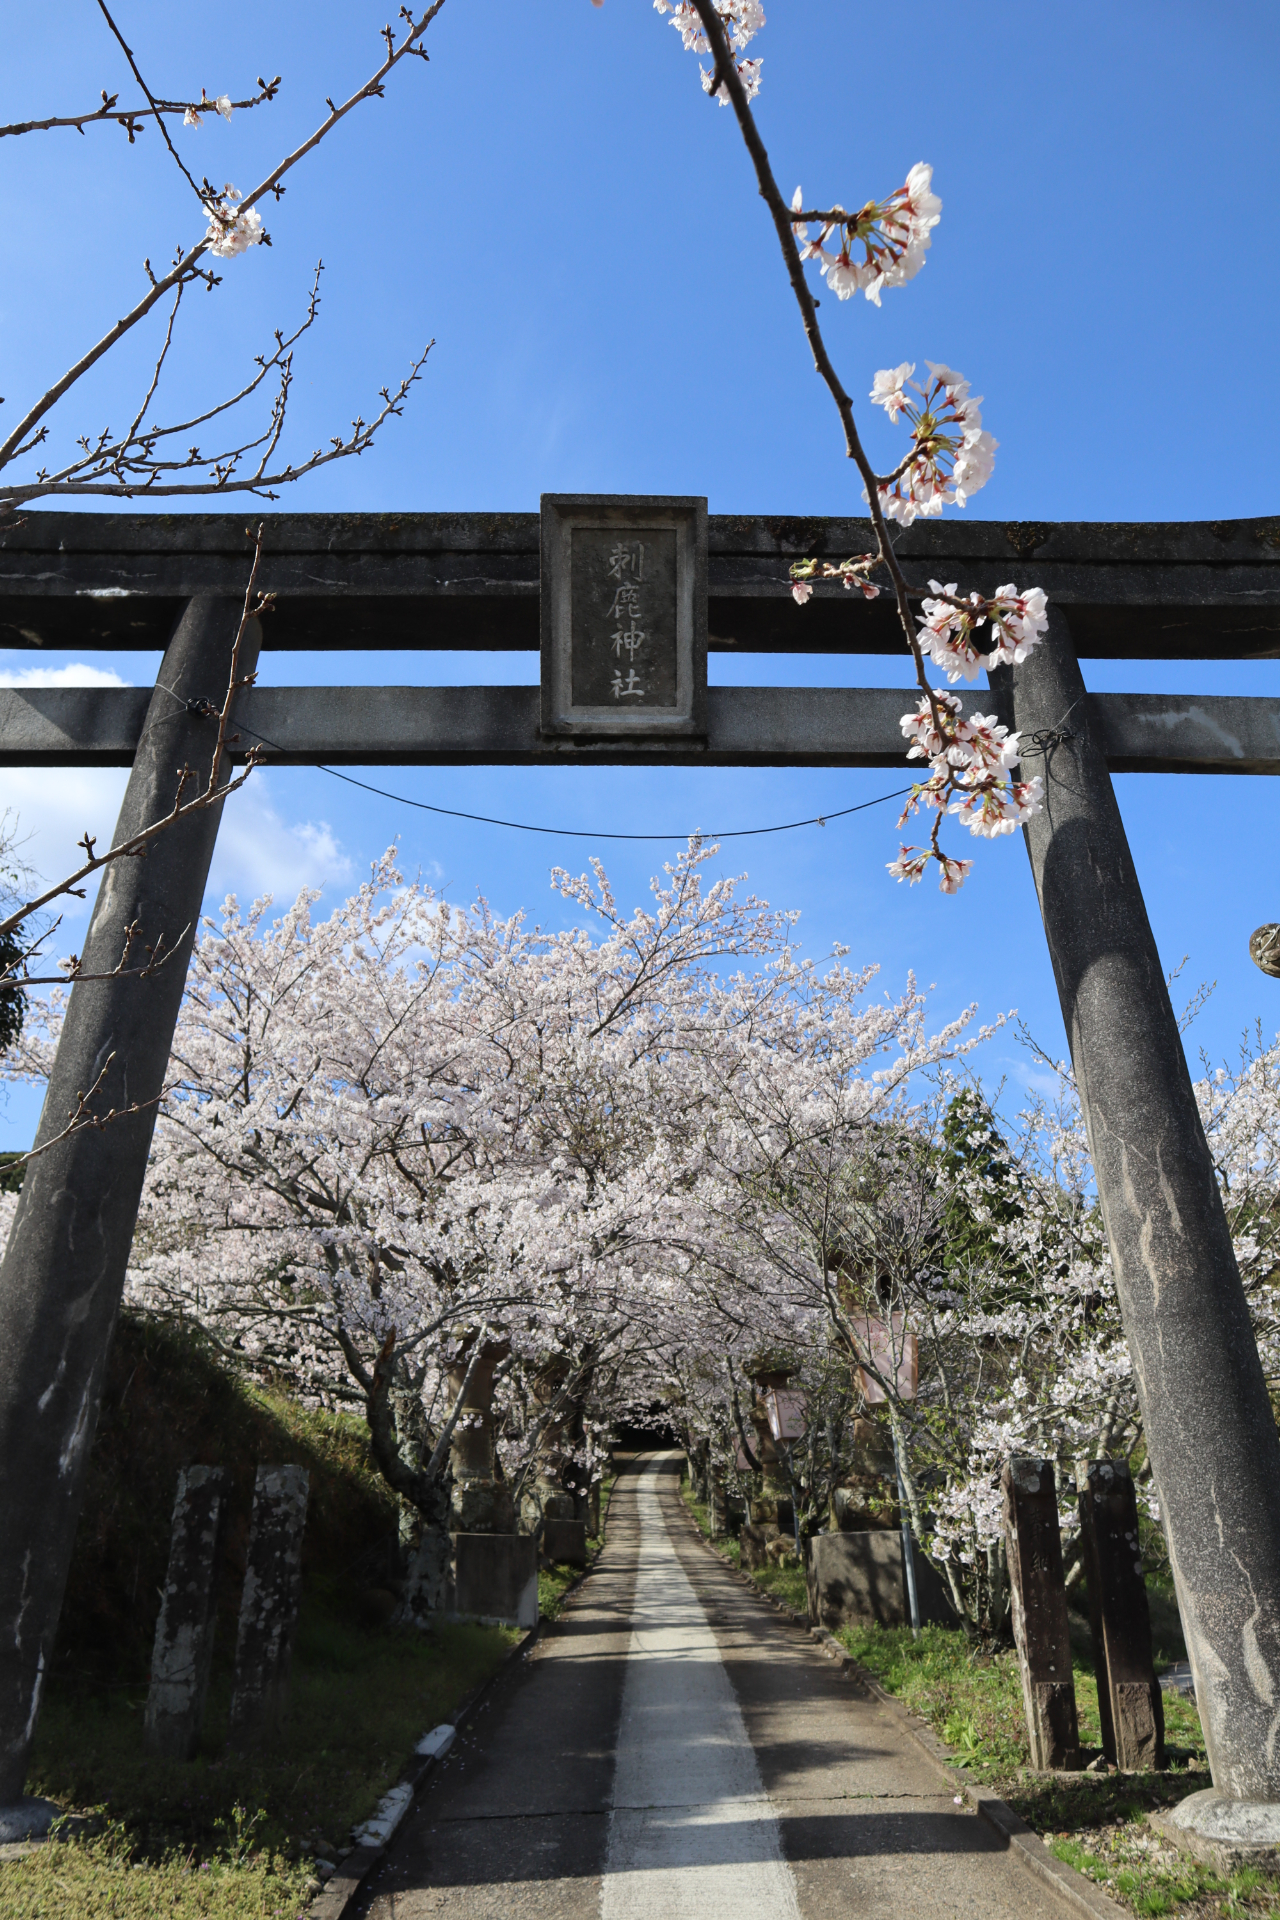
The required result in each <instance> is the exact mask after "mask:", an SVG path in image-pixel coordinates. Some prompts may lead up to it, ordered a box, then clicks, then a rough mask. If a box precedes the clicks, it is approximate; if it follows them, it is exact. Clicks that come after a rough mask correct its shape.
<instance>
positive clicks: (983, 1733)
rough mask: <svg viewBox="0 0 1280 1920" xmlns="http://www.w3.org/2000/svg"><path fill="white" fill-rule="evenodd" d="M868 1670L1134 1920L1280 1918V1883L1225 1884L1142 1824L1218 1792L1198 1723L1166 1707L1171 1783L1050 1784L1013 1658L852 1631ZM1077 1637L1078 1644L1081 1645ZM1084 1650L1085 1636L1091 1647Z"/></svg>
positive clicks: (900, 1630) (1092, 1688) (1086, 1669)
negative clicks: (1163, 1918) (1030, 1732)
mask: <svg viewBox="0 0 1280 1920" xmlns="http://www.w3.org/2000/svg"><path fill="white" fill-rule="evenodd" d="M836 1637H837V1638H838V1639H839V1640H841V1641H842V1642H843V1644H844V1645H845V1646H846V1647H847V1648H848V1649H849V1652H850V1653H851V1654H852V1655H853V1657H854V1659H855V1660H857V1662H858V1663H859V1665H860V1666H862V1667H865V1668H866V1670H867V1671H868V1672H869V1673H872V1674H874V1676H875V1678H876V1679H877V1680H878V1681H879V1682H880V1684H881V1686H882V1687H884V1688H885V1690H886V1692H889V1693H892V1694H894V1695H895V1696H896V1697H897V1698H898V1699H899V1700H901V1701H902V1703H903V1705H904V1706H906V1707H908V1708H910V1709H911V1710H912V1711H913V1712H915V1713H918V1714H920V1715H921V1717H922V1718H923V1719H925V1720H926V1721H927V1722H928V1723H929V1725H930V1726H931V1727H932V1728H933V1729H934V1731H935V1732H936V1733H937V1734H938V1736H939V1738H940V1739H942V1740H943V1741H945V1742H946V1744H947V1746H948V1747H950V1748H951V1750H952V1753H953V1754H954V1756H955V1764H956V1765H957V1766H961V1767H964V1768H965V1769H966V1770H967V1771H968V1772H969V1773H971V1775H972V1776H973V1778H974V1779H975V1782H981V1784H982V1785H984V1786H986V1787H988V1788H989V1789H991V1790H993V1791H994V1792H996V1793H998V1794H999V1795H1000V1797H1001V1798H1002V1799H1004V1800H1006V1801H1007V1802H1008V1803H1009V1805H1010V1806H1012V1807H1013V1808H1015V1810H1016V1811H1017V1812H1018V1813H1020V1814H1021V1815H1022V1817H1023V1819H1024V1820H1025V1821H1026V1822H1027V1824H1028V1826H1030V1827H1031V1828H1032V1829H1033V1830H1034V1831H1035V1832H1037V1833H1039V1834H1041V1835H1042V1836H1043V1837H1044V1839H1045V1842H1046V1844H1047V1845H1048V1846H1049V1847H1050V1849H1051V1850H1052V1852H1054V1853H1055V1854H1056V1855H1057V1857H1058V1858H1059V1859H1060V1860H1064V1861H1066V1862H1067V1864H1068V1865H1070V1866H1073V1867H1075V1868H1076V1869H1077V1870H1078V1871H1079V1872H1081V1873H1084V1874H1087V1875H1088V1876H1089V1878H1090V1879H1092V1880H1095V1881H1096V1882H1097V1883H1098V1885H1099V1886H1104V1887H1105V1888H1106V1890H1107V1892H1108V1893H1109V1894H1110V1895H1111V1896H1112V1898H1114V1899H1115V1900H1117V1901H1118V1902H1119V1903H1120V1904H1122V1905H1125V1906H1127V1907H1128V1908H1129V1909H1130V1910H1131V1911H1132V1912H1134V1913H1136V1914H1143V1915H1146V1914H1165V1913H1168V1914H1176V1913H1178V1911H1179V1910H1180V1909H1188V1908H1189V1909H1190V1911H1191V1912H1193V1913H1194V1914H1195V1915H1196V1916H1197V1920H1198V1917H1199V1916H1200V1915H1202V1914H1206V1915H1207V1914H1210V1913H1212V1914H1218V1913H1225V1914H1251V1915H1252V1914H1280V1878H1278V1877H1276V1876H1272V1875H1267V1874H1259V1873H1257V1872H1255V1871H1254V1870H1252V1869H1248V1870H1245V1871H1243V1872H1242V1873H1238V1874H1234V1875H1232V1876H1231V1877H1230V1878H1229V1879H1224V1878H1222V1876H1220V1875H1218V1874H1215V1873H1213V1872H1212V1870H1211V1869H1210V1868H1208V1867H1205V1866H1202V1865H1200V1864H1199V1863H1198V1862H1195V1861H1189V1860H1187V1859H1186V1858H1185V1857H1184V1856H1182V1855H1180V1854H1178V1853H1177V1852H1175V1851H1174V1849H1173V1848H1171V1847H1169V1846H1168V1845H1166V1843H1165V1842H1164V1841H1163V1840H1161V1838H1160V1837H1159V1835H1158V1834H1157V1833H1156V1832H1155V1831H1154V1829H1153V1828H1151V1827H1150V1826H1149V1825H1148V1824H1147V1821H1146V1815H1147V1813H1148V1812H1150V1811H1153V1810H1155V1809H1157V1808H1160V1807H1167V1806H1172V1805H1175V1804H1176V1803H1177V1801H1179V1800H1181V1799H1183V1798H1184V1796H1185V1795H1186V1794H1188V1793H1194V1792H1196V1791H1198V1790H1199V1789H1200V1788H1202V1787H1207V1786H1208V1785H1209V1784H1210V1778H1209V1774H1208V1770H1207V1762H1206V1760H1205V1756H1204V1739H1203V1735H1202V1733H1201V1729H1200V1721H1199V1716H1198V1715H1197V1713H1196V1710H1195V1707H1194V1706H1193V1705H1192V1704H1191V1702H1190V1701H1189V1700H1184V1699H1182V1698H1181V1697H1180V1696H1178V1695H1175V1694H1166V1695H1165V1696H1164V1710H1165V1732H1166V1739H1167V1742H1168V1744H1169V1745H1170V1746H1171V1747H1173V1748H1174V1749H1175V1750H1177V1749H1181V1750H1183V1751H1184V1752H1187V1753H1189V1754H1190V1755H1191V1759H1190V1761H1189V1763H1182V1764H1178V1765H1175V1766H1174V1767H1173V1768H1171V1769H1170V1770H1169V1771H1168V1772H1165V1773H1159V1774H1156V1773H1149V1774H1121V1773H1112V1774H1097V1775H1094V1774H1076V1775H1072V1776H1062V1777H1058V1776H1046V1775H1042V1774H1041V1775H1037V1774H1033V1773H1031V1772H1030V1770H1029V1765H1028V1763H1029V1760H1030V1753H1029V1749H1028V1744H1027V1733H1026V1722H1025V1719H1024V1716H1023V1709H1022V1688H1021V1685H1020V1682H1019V1679H1018V1668H1017V1661H1016V1657H1015V1656H1014V1654H1013V1653H1012V1652H1007V1653H995V1654H990V1653H985V1654H984V1653H982V1652H979V1651H978V1650H976V1649H975V1648H973V1647H971V1646H970V1644H969V1642H968V1641H967V1640H966V1638H965V1636H964V1635H963V1634H962V1633H960V1632H958V1631H956V1630H955V1629H954V1628H948V1627H936V1626H931V1627H922V1628H921V1630H920V1637H919V1639H918V1640H916V1639H913V1637H912V1635H911V1632H910V1629H909V1628H906V1627H877V1626H865V1627H844V1628H841V1629H840V1631H839V1633H838V1634H837V1636H836ZM1076 1639H1077V1636H1074V1635H1073V1641H1075V1640H1076ZM1083 1639H1084V1642H1085V1643H1086V1644H1087V1635H1085V1636H1083ZM1074 1677H1075V1688H1076V1705H1077V1711H1078V1714H1079V1721H1080V1734H1081V1739H1082V1742H1083V1743H1084V1744H1085V1745H1086V1746H1089V1745H1094V1746H1096V1745H1098V1744H1099V1742H1100V1739H1101V1730H1100V1727H1099V1723H1098V1689H1097V1683H1096V1681H1095V1679H1094V1676H1093V1672H1092V1670H1091V1665H1090V1663H1089V1660H1088V1657H1087V1656H1081V1657H1077V1659H1076V1661H1075V1665H1074Z"/></svg>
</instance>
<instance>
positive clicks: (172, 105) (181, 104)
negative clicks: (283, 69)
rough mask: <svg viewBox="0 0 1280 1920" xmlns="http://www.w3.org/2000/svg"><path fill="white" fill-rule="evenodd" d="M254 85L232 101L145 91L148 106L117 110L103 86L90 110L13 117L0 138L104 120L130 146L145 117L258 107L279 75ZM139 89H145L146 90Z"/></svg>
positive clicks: (226, 113) (225, 113)
mask: <svg viewBox="0 0 1280 1920" xmlns="http://www.w3.org/2000/svg"><path fill="white" fill-rule="evenodd" d="M258 86H259V87H260V89H261V91H260V92H259V93H256V94H254V96H253V97H252V99H249V100H232V99H231V98H230V97H229V96H228V95H227V94H225V93H223V94H219V95H218V97H217V99H216V100H211V99H210V98H209V96H208V94H207V93H202V94H201V95H200V98H199V99H198V100H156V99H153V98H152V96H151V94H150V93H149V92H148V93H147V98H148V100H150V101H151V105H150V106H149V107H121V108H119V109H117V107H116V102H117V101H118V100H119V98H120V96H119V94H118V93H112V94H109V93H107V91H106V89H105V88H104V89H103V92H102V105H101V106H100V107H94V108H93V109H92V111H91V112H89V113H70V114H64V115H53V116H51V117H50V118H49V119H47V120H16V121H14V122H13V124H12V125H11V126H7V127H0V140H2V139H3V138H4V137H5V135H6V134H23V133H49V132H51V131H52V130H53V129H54V128H56V127H74V128H75V130H76V132H77V133H83V132H84V130H85V128H86V127H91V126H95V125H98V124H99V123H102V122H107V123H114V124H115V125H116V126H119V127H123V128H124V130H125V132H126V133H127V134H128V136H129V145H130V146H132V145H133V144H134V140H135V137H136V136H137V135H138V134H139V133H142V132H143V131H144V128H143V125H142V122H143V121H145V120H159V119H162V118H164V117H166V116H170V117H171V116H173V115H175V114H181V115H182V116H183V118H184V119H185V118H186V117H187V115H188V114H191V115H197V116H198V115H202V114H206V113H218V114H221V115H222V117H223V119H224V120H229V119H230V117H231V115H232V113H233V112H236V113H244V112H247V110H248V109H249V108H250V107H260V106H262V105H263V104H264V102H266V101H270V100H274V99H275V97H276V95H277V93H278V92H279V91H280V75H279V74H277V75H276V77H275V79H274V80H264V79H263V78H262V76H261V75H259V76H258ZM143 91H144V92H146V89H145V88H144V89H143Z"/></svg>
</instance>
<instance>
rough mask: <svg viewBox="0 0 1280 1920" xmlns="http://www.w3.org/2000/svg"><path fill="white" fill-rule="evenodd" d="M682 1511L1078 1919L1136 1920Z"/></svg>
mask: <svg viewBox="0 0 1280 1920" xmlns="http://www.w3.org/2000/svg"><path fill="white" fill-rule="evenodd" d="M680 1506H681V1509H682V1511H683V1512H684V1515H685V1517H686V1519H687V1520H688V1522H689V1525H690V1527H691V1528H692V1529H693V1532H694V1534H695V1535H696V1536H697V1538H698V1539H699V1540H700V1541H701V1542H702V1545H703V1546H704V1547H705V1548H706V1550H707V1552H708V1553H710V1554H714V1555H715V1558H716V1559H717V1560H718V1561H719V1563H720V1565H721V1566H722V1567H727V1568H728V1570H729V1572H730V1573H732V1574H734V1575H735V1577H736V1578H737V1579H738V1581H739V1582H740V1583H741V1585H743V1586H745V1587H749V1588H750V1590H751V1591H752V1593H754V1594H755V1595H756V1596H757V1598H759V1599H760V1600H763V1601H764V1602H766V1604H767V1605H769V1606H771V1607H773V1608H775V1609H776V1610H777V1611H778V1612H781V1613H784V1614H786V1616H787V1618H788V1619H789V1620H790V1621H792V1622H794V1624H795V1625H796V1626H798V1627H803V1628H804V1629H805V1631H806V1632H807V1633H808V1634H809V1635H810V1637H811V1638H812V1639H813V1640H814V1642H815V1643H816V1644H817V1645H818V1646H820V1647H821V1649H822V1651H823V1652H824V1653H825V1654H826V1655H827V1657H828V1658H829V1659H832V1660H834V1661H835V1662H836V1663H837V1665H838V1666H839V1667H840V1669H841V1671H842V1672H843V1674H844V1675H845V1677H846V1678H847V1679H851V1680H852V1681H853V1682H854V1684H855V1685H856V1686H858V1687H859V1688H860V1689H861V1690H862V1691H863V1692H864V1693H868V1694H870V1696H871V1698H872V1699H873V1700H875V1701H876V1702H877V1704H878V1705H879V1706H880V1707H881V1708H882V1709H883V1710H884V1711H885V1712H887V1713H888V1714H889V1715H890V1716H891V1717H892V1719H894V1720H895V1721H896V1722H897V1724H898V1726H899V1728H900V1729H901V1731H902V1732H903V1733H904V1734H905V1735H906V1736H907V1738H908V1740H910V1741H911V1743H912V1745H913V1746H914V1747H915V1748H916V1749H917V1751H918V1752H919V1753H920V1754H921V1755H922V1756H923V1757H924V1759H925V1760H927V1761H928V1763H929V1765H930V1766H931V1767H932V1768H933V1770H934V1772H935V1773H936V1774H938V1775H939V1776H940V1777H941V1778H942V1779H943V1780H944V1781H945V1782H946V1784H947V1785H948V1786H949V1787H950V1789H951V1792H952V1797H953V1798H954V1797H955V1796H956V1795H957V1794H958V1795H961V1796H962V1797H963V1799H964V1800H965V1801H966V1802H967V1803H968V1805H969V1806H971V1807H972V1808H973V1810H974V1812H975V1813H976V1814H977V1815H978V1818H979V1819H980V1820H985V1821H986V1823H987V1825H988V1826H989V1827H993V1828H994V1829H995V1831H996V1833H997V1834H998V1835H999V1836H1000V1838H1001V1840H1002V1841H1003V1842H1004V1844H1005V1847H1006V1848H1007V1849H1008V1850H1009V1852H1010V1853H1012V1854H1013V1856H1014V1858H1015V1859H1016V1860H1017V1861H1018V1862H1019V1864H1020V1865H1021V1866H1023V1867H1024V1868H1025V1869H1026V1870H1027V1872H1028V1873H1031V1874H1034V1876H1035V1878H1036V1879H1037V1880H1039V1881H1040V1883H1041V1885H1042V1886H1046V1887H1048V1888H1049V1889H1050V1890H1051V1891H1052V1892H1053V1893H1056V1894H1057V1896H1058V1898H1059V1899H1060V1900H1062V1901H1063V1902H1064V1903H1065V1904H1066V1905H1067V1906H1069V1907H1071V1908H1073V1909H1074V1911H1075V1912H1076V1913H1080V1914H1085V1915H1087V1916H1088V1920H1132V1916H1131V1915H1130V1914H1129V1912H1128V1909H1127V1908H1125V1907H1121V1906H1118V1905H1117V1903H1116V1902H1115V1901H1114V1900H1111V1899H1109V1898H1108V1897H1107V1895H1106V1894H1105V1893H1103V1892H1102V1890H1101V1888H1099V1887H1096V1886H1095V1885H1094V1883H1093V1881H1092V1880H1090V1879H1088V1878H1087V1877H1086V1876H1085V1875H1084V1874H1083V1873H1078V1872H1077V1871H1076V1869H1075V1868H1074V1867H1069V1866H1068V1865H1067V1863H1066V1861H1065V1860H1059V1859H1058V1858H1057V1856H1056V1855H1055V1854H1052V1853H1050V1851H1049V1849H1048V1847H1046V1846H1045V1844H1044V1841H1043V1840H1042V1839H1041V1838H1040V1836H1039V1834H1037V1833H1033V1832H1032V1830H1031V1828H1030V1827H1029V1826H1028V1825H1027V1823H1026V1821H1025V1820H1024V1819H1023V1818H1022V1817H1021V1815H1020V1814H1017V1813H1015V1812H1014V1810H1013V1808H1012V1807H1011V1806H1009V1805H1007V1803H1006V1802H1005V1801H1003V1800H1001V1799H999V1798H998V1797H997V1796H996V1795H995V1794H994V1793H983V1792H982V1790H981V1788H979V1787H975V1786H974V1785H973V1783H972V1782H971V1781H969V1780H967V1779H966V1778H965V1776H964V1774H963V1772H962V1771H961V1770H960V1769H959V1768H958V1767H953V1766H952V1765H951V1764H950V1762H951V1760H952V1758H953V1755H952V1753H951V1749H950V1748H949V1747H946V1746H944V1745H943V1743H942V1741H941V1740H939V1738H938V1736H937V1735H936V1734H935V1733H934V1732H933V1730H932V1728H930V1727H928V1726H926V1725H925V1723H924V1722H923V1721H922V1720H918V1719H917V1718H916V1716H915V1715H914V1714H911V1713H909V1712H908V1711H907V1709H906V1707H904V1706H903V1704H902V1702H901V1701H900V1700H897V1699H895V1698H894V1696H893V1694H891V1693H888V1692H886V1690H885V1689H884V1688H883V1687H882V1686H881V1685H880V1682H879V1681H878V1680H877V1679H876V1677H875V1675H874V1674H871V1673H868V1672H867V1670H866V1668H865V1667H860V1666H859V1665H858V1662H857V1661H856V1660H855V1659H854V1657H853V1655H852V1654H851V1653H850V1652H849V1650H848V1648H847V1647H845V1646H844V1645H842V1643H841V1642H840V1641H839V1640H837V1639H836V1637H835V1635H834V1634H833V1633H830V1632H828V1630H827V1629H826V1627H814V1626H810V1624H809V1620H808V1616H807V1615H805V1614H801V1613H797V1611H796V1609H795V1608H794V1607H788V1606H787V1605H786V1604H785V1603H784V1602H783V1601H781V1600H775V1599H774V1598H773V1596H772V1594H768V1593H765V1592H764V1591H763V1589H762V1588H760V1587H758V1586H757V1585H756V1583H755V1581H754V1580H753V1579H752V1578H751V1575H750V1574H749V1573H741V1572H740V1571H739V1570H738V1569H737V1568H736V1567H735V1566H734V1565H733V1564H732V1562H730V1561H727V1560H725V1558H724V1556H723V1555H722V1554H720V1553H717V1552H716V1549H715V1548H714V1547H713V1546H712V1544H711V1542H710V1541H709V1540H708V1539H707V1536H706V1534H705V1533H704V1532H703V1531H702V1528H701V1527H700V1526H699V1525H698V1523H697V1521H696V1520H695V1519H694V1517H693V1515H692V1514H691V1513H690V1512H689V1509H688V1507H687V1506H686V1505H685V1502H684V1501H683V1499H682V1500H681V1502H680Z"/></svg>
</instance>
